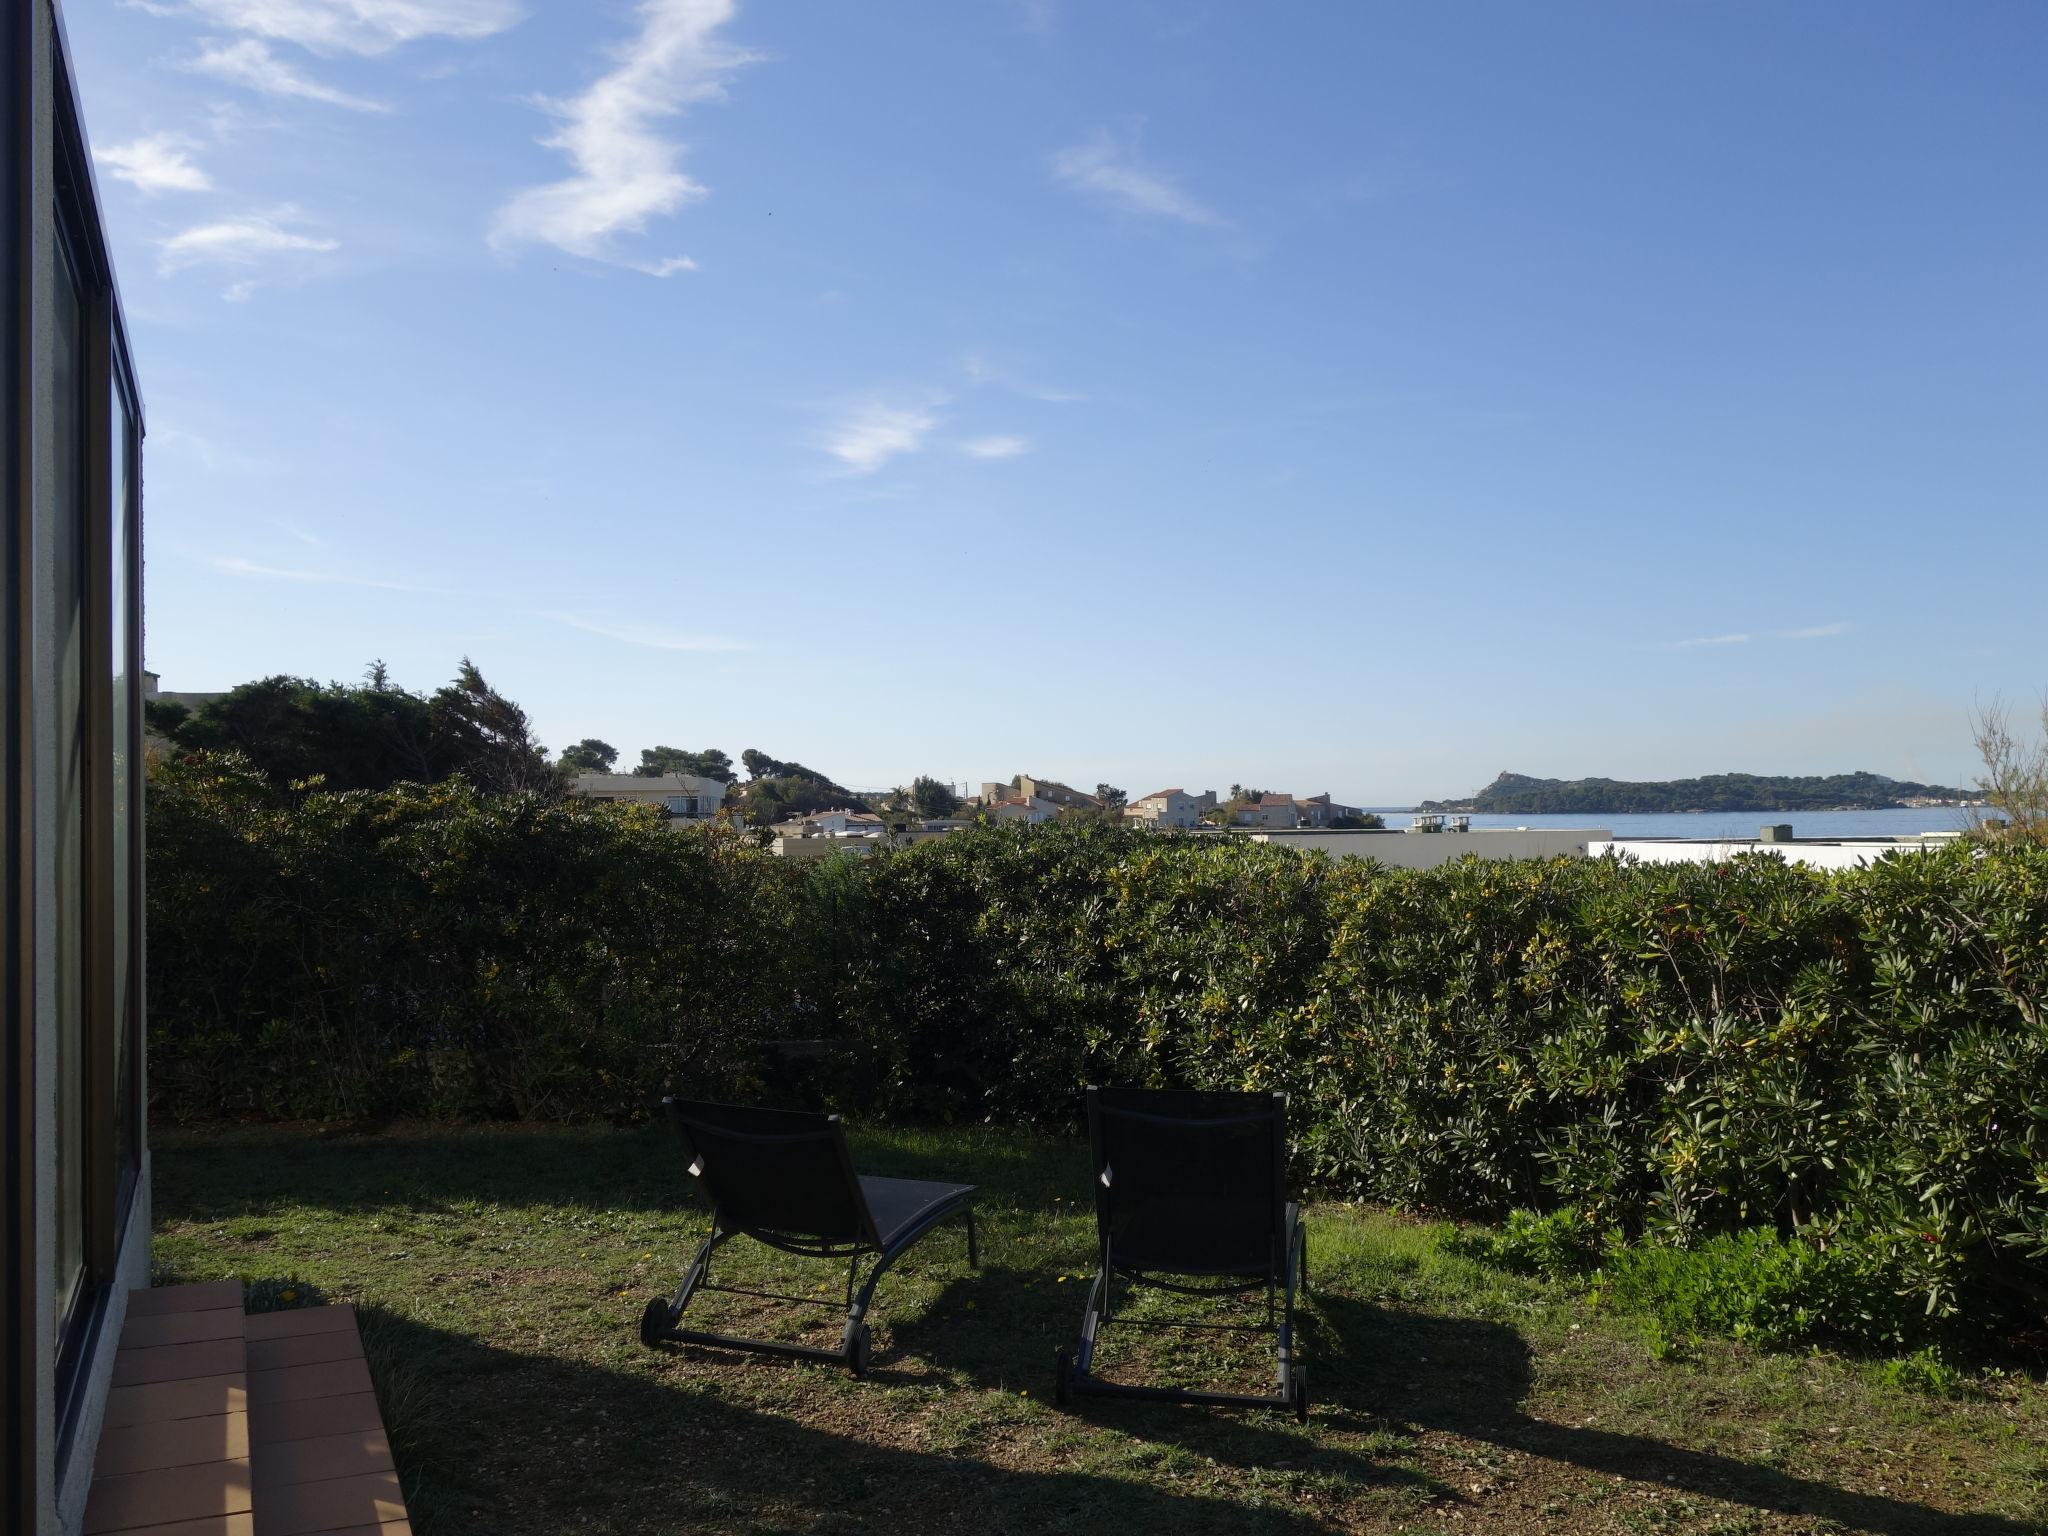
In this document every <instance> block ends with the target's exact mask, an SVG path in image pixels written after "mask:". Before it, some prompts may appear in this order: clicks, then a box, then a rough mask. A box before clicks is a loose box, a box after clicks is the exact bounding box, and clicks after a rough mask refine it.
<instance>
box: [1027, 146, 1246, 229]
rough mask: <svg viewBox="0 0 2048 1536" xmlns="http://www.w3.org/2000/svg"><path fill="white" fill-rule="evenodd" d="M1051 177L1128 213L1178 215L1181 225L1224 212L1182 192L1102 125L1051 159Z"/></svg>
mask: <svg viewBox="0 0 2048 1536" xmlns="http://www.w3.org/2000/svg"><path fill="white" fill-rule="evenodd" d="M1052 169H1053V175H1054V176H1056V177H1057V178H1058V179H1059V180H1060V181H1062V182H1064V183H1065V184H1066V185H1067V186H1070V187H1072V188H1074V189H1075V190H1076V191H1078V192H1083V193H1086V194H1088V195H1089V196H1091V197H1094V198H1097V199H1099V200H1101V201H1103V202H1106V203H1109V204H1110V205H1112V206H1113V207H1117V208H1121V209H1123V210H1125V211H1126V212H1129V213H1143V214H1150V215H1153V216H1154V217H1157V218H1162V219H1177V220H1179V221H1180V222H1181V223H1183V224H1198V225H1218V224H1221V223H1223V222H1224V220H1223V216H1222V215H1221V214H1219V213H1218V212H1216V210H1215V209H1213V208H1211V207H1210V206H1209V205H1208V204H1206V203H1204V202H1202V201H1201V200H1200V199H1198V198H1196V197H1195V196H1193V195H1192V194H1191V193H1188V192H1186V191H1184V190H1182V188H1181V186H1180V184H1179V183H1178V182H1177V181H1175V180H1174V178H1173V177H1171V176H1168V175H1167V174H1165V173H1164V172H1162V171H1156V170H1153V169H1151V168H1150V167H1148V166H1146V165H1145V164H1144V163H1143V162H1142V161H1141V160H1140V159H1139V156H1138V149H1137V145H1136V143H1135V142H1133V141H1132V140H1131V139H1126V138H1118V137H1117V136H1116V135H1115V134H1112V133H1111V132H1109V130H1108V129H1103V130H1102V131H1100V132H1098V133H1097V134H1096V135H1095V136H1094V137H1093V138H1091V139H1089V140H1087V141H1086V142H1085V143H1081V144H1076V145H1074V146H1073V147H1072V148H1071V149H1063V150H1061V151H1060V152H1059V153H1058V154H1057V155H1055V156H1054V157H1053V162H1052Z"/></svg>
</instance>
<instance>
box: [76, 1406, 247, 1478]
mask: <svg viewBox="0 0 2048 1536" xmlns="http://www.w3.org/2000/svg"><path fill="white" fill-rule="evenodd" d="M248 1455H249V1416H248V1415H247V1414H246V1413H218V1414H211V1415H208V1416H207V1417H205V1418H198V1419H157V1420H154V1421H151V1422H149V1423H144V1424H121V1425H116V1426H115V1427H114V1428H112V1429H109V1430H106V1431H105V1432H104V1433H102V1434H101V1435H100V1449H99V1454H98V1455H96V1456H95V1457H93V1462H92V1470H93V1475H94V1476H95V1477H118V1476H120V1475H121V1474H123V1473H126V1472H150V1471H154V1470H156V1469H157V1468H159V1467H187V1466H194V1465H197V1464H199V1463H201V1462H208V1461H240V1460H246V1459H247V1458H248Z"/></svg>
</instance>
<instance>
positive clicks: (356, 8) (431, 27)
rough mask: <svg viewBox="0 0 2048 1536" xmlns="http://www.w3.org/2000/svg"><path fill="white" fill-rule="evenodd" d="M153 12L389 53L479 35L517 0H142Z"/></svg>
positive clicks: (514, 9) (325, 48)
mask: <svg viewBox="0 0 2048 1536" xmlns="http://www.w3.org/2000/svg"><path fill="white" fill-rule="evenodd" d="M141 8H142V9H144V10H149V11H155V12H157V13H158V14H178V13H180V12H182V13H184V14H188V15H194V16H198V17H201V18H203V19H204V20H206V21H209V22H212V23H213V24H214V25H215V26H220V27H227V28H230V29H232V30H233V31H236V32H250V33H254V34H255V35H256V36H258V37H268V38H272V39H275V40H276V41H278V42H284V43H296V44H297V45H298V46H299V47H301V48H305V49H307V50H309V51H311V52H313V53H324V54H337V53H355V54H363V55H374V54H380V53H388V52H390V51H391V50H392V49H393V48H397V47H399V46H401V45H402V44H405V43H411V42H417V41H419V40H420V39H422V38H429V37H445V38H451V39H453V40H455V41H457V42H476V41H478V40H479V39H481V38H486V37H490V36H491V35H493V34H494V33H498V32H503V31H504V30H505V29H506V28H508V27H510V26H512V25H514V24H515V23H517V22H518V20H519V18H520V15H521V10H520V7H519V5H518V4H517V0H185V3H184V4H183V5H177V4H171V3H167V0H143V3H142V6H141Z"/></svg>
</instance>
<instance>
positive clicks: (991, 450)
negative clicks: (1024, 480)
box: [960, 434, 1031, 459]
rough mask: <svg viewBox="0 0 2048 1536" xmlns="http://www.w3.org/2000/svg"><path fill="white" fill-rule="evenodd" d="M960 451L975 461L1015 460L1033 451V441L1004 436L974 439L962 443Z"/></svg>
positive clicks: (1026, 438) (1025, 438)
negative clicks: (1019, 455) (1021, 454)
mask: <svg viewBox="0 0 2048 1536" xmlns="http://www.w3.org/2000/svg"><path fill="white" fill-rule="evenodd" d="M960 451H961V452H962V453H964V454H966V455H967V456H968V457H969V458H975V459H1014V458H1016V457H1017V455H1018V454H1020V453H1029V452H1030V451H1031V439H1030V438H1028V437H1011V436H1007V435H1003V434H998V435H996V436H994V437H974V438H969V439H968V440H967V441H966V442H964V443H962V444H961V445H960Z"/></svg>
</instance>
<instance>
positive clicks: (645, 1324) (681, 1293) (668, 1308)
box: [640, 1223, 732, 1348]
mask: <svg viewBox="0 0 2048 1536" xmlns="http://www.w3.org/2000/svg"><path fill="white" fill-rule="evenodd" d="M731 1235H732V1234H731V1233H729V1232H720V1231H719V1230H718V1227H717V1224H716V1223H713V1224H712V1228H711V1235H710V1236H708V1237H706V1238H705V1239H704V1241H703V1242H702V1243H700V1244H698V1245H697V1254H696V1257H694V1258H693V1259H691V1260H690V1267H689V1268H688V1269H686V1270H684V1271H683V1279H682V1284H681V1285H679V1286H678V1287H677V1288H676V1294H675V1296H674V1298H673V1299H672V1300H668V1301H664V1300H662V1299H661V1298H660V1297H656V1298H655V1299H654V1300H653V1301H650V1302H649V1303H648V1304H647V1310H646V1311H645V1312H644V1313H642V1314H641V1317H640V1342H641V1343H643V1344H645V1345H647V1346H648V1347H649V1348H652V1347H654V1346H655V1345H656V1344H659V1343H660V1342H661V1339H662V1337H663V1336H664V1335H665V1334H667V1333H668V1331H669V1330H670V1329H671V1328H673V1327H675V1326H676V1324H677V1323H679V1322H681V1321H682V1319H683V1308H685V1307H687V1306H688V1305H689V1304H690V1296H691V1294H692V1293H693V1292H694V1291H695V1290H696V1289H697V1287H698V1286H699V1285H701V1284H703V1283H704V1281H705V1280H706V1279H708V1278H709V1277H710V1274H711V1255H712V1254H713V1253H714V1252H716V1251H717V1249H718V1245H719V1244H720V1243H722V1242H724V1241H725V1240H726V1239H727V1238H728V1237H730V1236H731Z"/></svg>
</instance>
